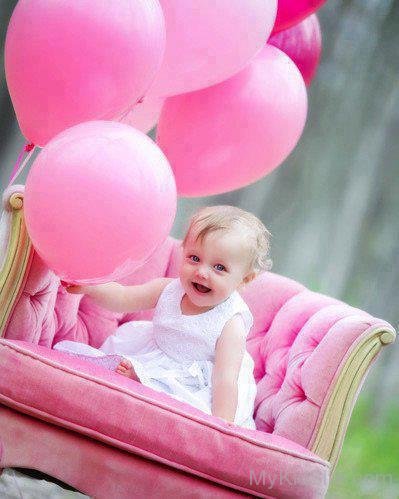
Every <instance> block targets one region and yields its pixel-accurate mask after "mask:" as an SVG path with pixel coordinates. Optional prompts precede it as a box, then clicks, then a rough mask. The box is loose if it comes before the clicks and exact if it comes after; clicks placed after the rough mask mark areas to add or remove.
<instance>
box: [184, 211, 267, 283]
mask: <svg viewBox="0 0 399 499" xmlns="http://www.w3.org/2000/svg"><path fill="white" fill-rule="evenodd" d="M232 230H239V231H241V230H244V231H246V234H245V235H246V236H247V237H246V238H245V242H246V243H247V244H248V246H249V248H248V249H249V252H250V257H251V258H250V266H249V270H250V272H255V273H257V274H259V273H261V272H264V271H266V270H270V268H271V266H272V261H271V260H270V258H269V251H270V238H271V234H270V232H269V231H268V230H267V229H266V227H265V226H264V225H263V223H262V222H261V221H260V220H259V218H257V217H256V216H255V215H254V214H252V213H250V212H248V211H245V210H242V209H241V208H237V207H235V206H229V205H218V206H206V207H204V208H200V209H199V210H198V211H197V212H196V213H194V215H193V216H192V217H191V219H190V225H189V228H188V230H187V233H186V236H185V238H184V240H183V247H184V246H185V245H186V242H187V238H188V236H189V235H190V234H192V235H194V236H195V240H196V241H197V240H198V239H200V240H201V241H202V240H203V239H204V237H205V236H206V235H207V234H209V233H210V232H215V231H226V232H227V231H232Z"/></svg>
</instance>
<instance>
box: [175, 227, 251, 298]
mask: <svg viewBox="0 0 399 499" xmlns="http://www.w3.org/2000/svg"><path fill="white" fill-rule="evenodd" d="M248 265H249V254H248V249H247V247H246V246H245V245H244V244H243V241H242V236H240V234H239V233H237V232H234V231H230V232H220V231H217V232H211V233H208V234H207V235H206V236H205V237H204V238H203V240H202V241H200V240H198V241H195V238H194V237H193V236H191V235H189V237H188V238H187V241H186V245H185V247H184V248H183V261H182V265H181V268H180V280H181V282H182V285H183V288H184V290H185V292H186V293H187V295H188V298H189V299H190V301H191V302H192V303H193V304H195V305H196V306H198V307H213V306H216V305H218V304H219V303H221V302H223V301H224V300H226V299H227V298H228V297H229V296H230V295H231V293H233V292H234V291H235V290H236V289H237V288H238V287H239V286H240V285H242V284H244V283H245V277H246V276H248V275H249V272H248Z"/></svg>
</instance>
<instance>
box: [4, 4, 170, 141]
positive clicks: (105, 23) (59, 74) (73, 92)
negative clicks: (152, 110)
mask: <svg viewBox="0 0 399 499" xmlns="http://www.w3.org/2000/svg"><path fill="white" fill-rule="evenodd" d="M164 48H165V26H164V18H163V13H162V9H161V7H160V5H159V3H158V0H118V1H115V2H108V1H107V2H95V3H94V4H93V1H92V0H79V1H65V0H51V1H49V0H19V2H18V4H17V6H16V8H15V10H14V12H13V15H12V17H11V21H10V24H9V27H8V31H7V37H6V45H5V69H6V77H7V83H8V88H9V91H10V94H11V98H12V102H13V104H14V108H15V112H16V115H17V118H18V122H19V124H20V127H21V130H22V133H23V134H24V135H25V137H26V138H27V139H29V140H30V141H31V142H33V143H34V144H36V145H40V146H43V145H44V144H46V143H47V142H48V141H49V140H50V139H51V138H52V137H54V135H56V134H57V133H59V132H60V131H62V130H64V129H65V128H67V127H70V126H71V125H74V124H77V123H80V122H82V121H87V120H93V119H114V118H116V117H117V116H119V115H120V114H121V113H122V112H123V111H125V110H126V109H128V108H129V107H131V106H132V104H133V103H134V102H135V101H137V100H138V99H139V98H140V97H142V95H143V94H144V93H145V92H146V91H147V89H148V87H149V86H150V85H151V83H152V81H153V79H154V77H155V74H156V72H157V70H158V69H159V67H160V64H161V62H162V58H163V53H164Z"/></svg>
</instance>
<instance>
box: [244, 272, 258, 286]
mask: <svg viewBox="0 0 399 499" xmlns="http://www.w3.org/2000/svg"><path fill="white" fill-rule="evenodd" d="M256 276H257V273H256V272H249V274H247V275H246V276H245V277H244V279H243V284H248V283H249V282H251V281H253V280H254V279H255V277H256Z"/></svg>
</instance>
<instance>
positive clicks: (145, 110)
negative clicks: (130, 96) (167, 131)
mask: <svg viewBox="0 0 399 499" xmlns="http://www.w3.org/2000/svg"><path fill="white" fill-rule="evenodd" d="M164 101H165V99H164V98H161V97H145V98H144V100H143V101H142V102H138V103H137V104H136V105H135V106H134V107H133V108H132V109H131V110H130V111H129V112H128V113H127V114H125V115H124V116H123V117H122V118H121V119H120V120H119V121H120V122H121V123H126V125H130V126H132V127H134V128H137V130H140V131H142V132H144V133H147V132H149V131H150V130H152V129H153V128H154V126H155V125H156V124H157V123H158V119H159V115H160V114H161V109H162V106H163V103H164Z"/></svg>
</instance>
